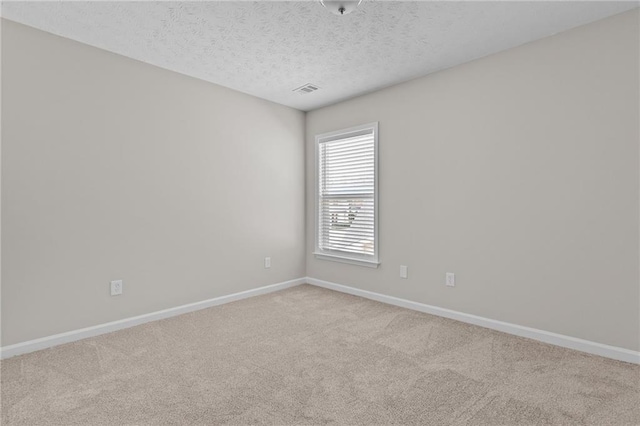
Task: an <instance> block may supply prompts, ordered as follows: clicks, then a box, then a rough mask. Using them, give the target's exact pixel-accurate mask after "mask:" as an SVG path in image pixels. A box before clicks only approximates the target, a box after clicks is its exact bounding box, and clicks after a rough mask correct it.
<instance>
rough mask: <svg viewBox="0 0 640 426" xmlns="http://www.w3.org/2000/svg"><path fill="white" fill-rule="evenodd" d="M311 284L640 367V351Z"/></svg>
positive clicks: (311, 280) (320, 283)
mask: <svg viewBox="0 0 640 426" xmlns="http://www.w3.org/2000/svg"><path fill="white" fill-rule="evenodd" d="M307 283H309V284H312V285H315V286H318V287H324V288H327V289H330V290H335V291H339V292H342V293H348V294H353V295H355V296H360V297H364V298H366V299H371V300H376V301H378V302H382V303H387V304H389V305H395V306H400V307H402V308H407V309H412V310H414V311H420V312H425V313H427V314H432V315H437V316H440V317H445V318H450V319H454V320H457V321H461V322H466V323H469V324H474V325H479V326H481V327H485V328H490V329H492V330H497V331H502V332H504V333H508V334H514V335H516V336H520V337H527V338H529V339H533V340H538V341H540V342H545V343H550V344H552V345H556V346H562V347H563V348H569V349H574V350H577V351H581V352H586V353H590V354H593V355H599V356H603V357H606V358H612V359H616V360H619V361H626V362H631V363H634V364H640V352H637V351H632V350H630V349H625V348H619V347H616V346H609V345H605V344H602V343H596V342H591V341H589V340H584V339H578V338H576V337H570V336H564V335H562V334H557V333H551V332H549V331H544V330H537V329H535V328H530V327H524V326H521V325H516V324H511V323H508V322H503V321H497V320H493V319H489V318H484V317H479V316H477V315H471V314H465V313H463V312H457V311H452V310H450V309H445V308H439V307H437V306H431V305H426V304H424V303H419V302H413V301H411V300H406V299H400V298H397V297H393V296H386V295H384V294H380V293H374V292H371V291H367V290H360V289H357V288H353V287H348V286H345V285H341V284H336V283H332V282H329V281H323V280H318V279H315V278H310V277H307Z"/></svg>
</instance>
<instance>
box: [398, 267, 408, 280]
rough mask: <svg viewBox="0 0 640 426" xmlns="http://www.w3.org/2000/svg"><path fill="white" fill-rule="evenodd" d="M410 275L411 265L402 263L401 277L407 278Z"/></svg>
mask: <svg viewBox="0 0 640 426" xmlns="http://www.w3.org/2000/svg"><path fill="white" fill-rule="evenodd" d="M408 277H409V267H408V266H406V265H400V278H404V279H407V278H408Z"/></svg>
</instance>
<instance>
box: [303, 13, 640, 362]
mask: <svg viewBox="0 0 640 426" xmlns="http://www.w3.org/2000/svg"><path fill="white" fill-rule="evenodd" d="M638 39H639V34H638V11H637V9H636V10H635V11H633V12H628V13H625V14H622V15H618V16H615V17H612V18H609V19H606V20H603V21H599V22H596V23H593V24H590V25H587V26H584V27H580V28H577V29H574V30H571V31H568V32H565V33H561V34H558V35H556V36H554V37H551V38H547V39H543V40H540V41H537V42H534V43H530V44H527V45H524V46H521V47H519V48H516V49H513V50H509V51H505V52H502V53H500V54H496V55H493V56H490V57H486V58H483V59H480V60H476V61H474V62H471V63H468V64H465V65H462V66H458V67H455V68H452V69H449V70H445V71H442V72H439V73H436V74H432V75H430V76H427V77H424V78H420V79H417V80H413V81H410V82H408V83H404V84H401V85H397V86H394V87H391V88H388V89H385V90H381V91H378V92H375V93H372V94H369V95H366V96H362V97H359V98H356V99H353V100H350V101H346V102H343V103H340V104H337V105H333V106H329V107H326V108H323V109H320V110H316V111H313V112H310V113H308V114H307V224H308V225H307V275H308V276H310V277H313V278H317V279H322V280H327V281H333V282H337V283H341V284H345V285H350V286H354V287H357V288H361V289H365V290H370V291H374V292H379V293H383V294H387V295H392V296H396V297H401V298H406V299H409V300H414V301H418V302H422V303H427V304H431V305H436V306H439V307H444V308H449V309H454V310H458V311H462V312H465V313H470V314H476V315H481V316H484V317H488V318H492V319H497V320H502V321H507V322H511V323H515V324H519V325H524V326H529V327H534V328H538V329H542V330H547V331H551V332H556V333H561V334H565V335H569V336H574V337H578V338H583V339H587V340H592V341H595V342H600V343H604V344H610V345H614V346H619V347H623V348H628V349H632V350H638V349H639V346H640V343H639V334H640V329H639V327H640V326H639V323H640V310H639V303H640V294H639V277H638V271H639V265H638V259H639V251H638V231H639V229H638V217H639V209H638V197H639V183H638V182H639V176H638V169H639V167H638V159H639V152H638V141H639V134H638V132H639V130H638V128H639V125H640V123H639V118H638V117H639V115H640V111H639V107H638V104H639V83H638V79H639V69H638V62H639V57H638V55H639V54H638V52H639V42H638ZM354 78H357V76H354ZM372 121H379V123H380V145H379V150H380V151H379V156H380V183H379V185H380V187H379V190H380V212H379V214H380V258H381V262H382V264H381V266H380V267H379V268H378V269H369V268H364V267H359V266H353V265H346V264H341V263H335V262H330V261H325V260H318V259H315V258H314V257H313V255H312V254H311V252H312V251H313V243H314V241H313V238H314V222H313V221H314V217H313V212H314V199H313V194H314V191H313V174H314V158H313V155H314V150H313V149H312V148H313V143H314V141H313V138H314V135H316V134H318V133H323V132H328V131H332V130H337V129H340V128H345V127H349V126H354V125H358V124H362V123H368V122H372ZM401 264H404V265H408V266H409V279H408V280H403V279H400V278H399V265H401ZM448 271H449V272H455V273H456V287H455V288H448V287H445V285H444V277H445V272H448Z"/></svg>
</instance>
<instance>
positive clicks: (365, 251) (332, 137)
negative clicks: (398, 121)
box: [315, 123, 378, 268]
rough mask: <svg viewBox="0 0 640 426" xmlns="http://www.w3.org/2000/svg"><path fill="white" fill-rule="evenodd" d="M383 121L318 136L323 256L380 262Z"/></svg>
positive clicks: (319, 251)
mask: <svg viewBox="0 0 640 426" xmlns="http://www.w3.org/2000/svg"><path fill="white" fill-rule="evenodd" d="M377 157H378V123H371V124H365V125H363V126H358V127H352V128H350V129H345V130H340V131H337V132H331V133H325V134H322V135H318V136H316V247H315V255H316V257H318V258H322V259H327V260H337V261H341V262H347V263H355V264H359V265H364V266H370V267H374V268H375V267H377V266H378V170H377V163H378V160H377Z"/></svg>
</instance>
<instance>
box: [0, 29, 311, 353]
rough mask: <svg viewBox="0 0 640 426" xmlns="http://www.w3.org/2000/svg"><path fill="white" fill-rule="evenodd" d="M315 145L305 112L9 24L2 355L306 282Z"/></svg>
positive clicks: (5, 50)
mask: <svg viewBox="0 0 640 426" xmlns="http://www.w3.org/2000/svg"><path fill="white" fill-rule="evenodd" d="M303 140H304V113H302V112H300V111H296V110H293V109H290V108H286V107H283V106H279V105H276V104H272V103H269V102H266V101H263V100H260V99H257V98H254V97H251V96H247V95H244V94H241V93H238V92H235V91H232V90H229V89H226V88H223V87H219V86H216V85H212V84H209V83H205V82H202V81H199V80H196V79H192V78H189V77H185V76H182V75H179V74H176V73H173V72H170V71H166V70H162V69H159V68H155V67H153V66H150V65H146V64H143V63H140V62H136V61H133V60H130V59H126V58H124V57H121V56H117V55H114V54H111V53H108V52H105V51H102V50H99V49H95V48H92V47H89V46H86V45H83V44H80V43H76V42H73V41H70V40H67V39H63V38H59V37H56V36H53V35H50V34H47V33H44V32H40V31H37V30H34V29H31V28H28V27H25V26H22V25H19V24H16V23H13V22H10V21H3V25H2V232H3V233H2V254H3V258H2V345H10V344H14V343H18V342H22V341H26V340H29V339H34V338H38V337H43V336H48V335H51V334H55V333H60V332H64V331H68V330H73V329H77V328H81V327H87V326H91V325H95V324H100V323H104V322H108V321H112V320H117V319H121V318H126V317H130V316H134V315H138V314H143V313H147V312H152V311H156V310H160V309H164V308H169V307H173V306H177V305H181V304H185V303H189V302H195V301H200V300H204V299H207V298H211V297H215V296H220V295H226V294H230V293H235V292H238V291H242V290H247V289H250V288H253V287H259V286H263V285H267V284H271V283H277V282H281V281H285V280H290V279H294V278H299V277H302V276H304V274H305V264H304V208H305V206H304V143H303ZM265 256H271V258H272V268H271V269H268V270H266V269H264V268H263V258H264V257H265ZM119 278H121V279H123V280H124V294H123V295H122V296H118V297H111V296H110V295H109V289H108V287H109V281H110V280H113V279H119Z"/></svg>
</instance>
